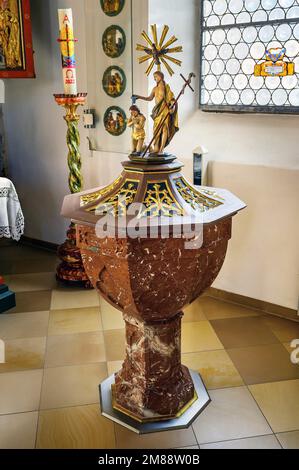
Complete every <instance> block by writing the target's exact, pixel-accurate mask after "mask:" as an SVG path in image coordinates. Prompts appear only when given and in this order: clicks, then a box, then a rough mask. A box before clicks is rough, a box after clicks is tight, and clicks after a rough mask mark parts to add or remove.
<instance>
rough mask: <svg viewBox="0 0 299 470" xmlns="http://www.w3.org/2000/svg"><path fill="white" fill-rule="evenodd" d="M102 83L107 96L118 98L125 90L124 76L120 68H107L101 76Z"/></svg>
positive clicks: (125, 81) (125, 80)
mask: <svg viewBox="0 0 299 470" xmlns="http://www.w3.org/2000/svg"><path fill="white" fill-rule="evenodd" d="M102 83H103V88H104V90H105V92H106V93H107V95H108V96H111V97H112V98H118V97H119V96H121V95H122V94H123V92H124V91H125V89H126V84H127V79H126V74H125V72H124V71H123V70H122V69H121V68H120V67H117V66H115V67H113V66H112V67H109V68H108V69H107V70H106V71H105V73H104V75H103V80H102Z"/></svg>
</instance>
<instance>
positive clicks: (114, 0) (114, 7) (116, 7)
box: [101, 0, 125, 16]
mask: <svg viewBox="0 0 299 470" xmlns="http://www.w3.org/2000/svg"><path fill="white" fill-rule="evenodd" d="M124 6H125V0H101V7H102V10H103V12H104V13H105V15H108V16H117V15H119V14H120V12H121V11H122V9H123V7H124Z"/></svg>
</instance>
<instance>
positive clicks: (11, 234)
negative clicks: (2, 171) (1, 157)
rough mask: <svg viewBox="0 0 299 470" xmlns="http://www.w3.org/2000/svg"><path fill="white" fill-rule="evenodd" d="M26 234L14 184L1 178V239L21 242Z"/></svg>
mask: <svg viewBox="0 0 299 470" xmlns="http://www.w3.org/2000/svg"><path fill="white" fill-rule="evenodd" d="M23 233H24V217H23V212H22V209H21V205H20V202H19V198H18V195H17V193H16V190H15V187H14V185H13V183H12V182H11V181H10V180H9V179H7V178H0V238H1V237H6V238H12V239H13V240H17V241H18V240H19V239H20V238H21V236H22V235H23Z"/></svg>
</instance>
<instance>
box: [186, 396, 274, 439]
mask: <svg viewBox="0 0 299 470" xmlns="http://www.w3.org/2000/svg"><path fill="white" fill-rule="evenodd" d="M210 396H211V399H212V402H211V403H210V404H209V405H208V406H207V408H206V409H205V410H204V411H203V413H202V414H201V415H200V416H199V417H198V418H197V420H196V421H195V422H194V424H193V429H194V431H195V434H196V438H197V441H198V442H199V445H200V446H201V444H208V443H211V442H220V441H224V440H232V439H241V438H244V437H254V436H261V435H267V434H272V431H271V429H270V427H269V425H268V423H267V421H266V420H265V418H264V416H263V415H262V413H261V411H260V410H259V408H258V406H257V405H256V403H255V401H254V399H253V398H252V396H251V394H250V393H249V391H248V390H247V388H246V387H235V388H227V389H222V390H212V391H211V392H210Z"/></svg>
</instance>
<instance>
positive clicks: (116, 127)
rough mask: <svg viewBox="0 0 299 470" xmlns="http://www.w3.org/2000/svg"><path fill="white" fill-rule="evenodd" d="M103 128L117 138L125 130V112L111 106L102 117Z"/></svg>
mask: <svg viewBox="0 0 299 470" xmlns="http://www.w3.org/2000/svg"><path fill="white" fill-rule="evenodd" d="M104 126H105V129H106V131H107V132H109V134H111V135H114V136H119V135H121V134H123V133H124V132H125V130H126V128H127V117H126V114H125V112H124V111H123V110H122V109H121V108H119V107H118V106H111V107H110V108H108V109H107V111H106V113H105V116H104Z"/></svg>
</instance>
